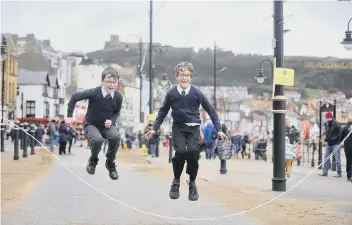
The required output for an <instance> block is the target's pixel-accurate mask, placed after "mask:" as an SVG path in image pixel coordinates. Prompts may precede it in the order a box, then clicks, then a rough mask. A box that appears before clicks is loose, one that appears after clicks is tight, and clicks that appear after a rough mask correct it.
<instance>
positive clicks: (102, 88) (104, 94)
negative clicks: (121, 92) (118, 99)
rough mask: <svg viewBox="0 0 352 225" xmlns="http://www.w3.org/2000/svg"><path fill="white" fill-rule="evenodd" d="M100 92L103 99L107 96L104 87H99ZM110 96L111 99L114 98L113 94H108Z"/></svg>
mask: <svg viewBox="0 0 352 225" xmlns="http://www.w3.org/2000/svg"><path fill="white" fill-rule="evenodd" d="M101 92H102V93H103V97H104V98H105V96H106V95H107V94H109V93H108V92H107V91H105V89H104V87H103V86H101ZM110 95H111V98H114V93H112V94H110Z"/></svg>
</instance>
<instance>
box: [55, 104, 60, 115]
mask: <svg viewBox="0 0 352 225" xmlns="http://www.w3.org/2000/svg"><path fill="white" fill-rule="evenodd" d="M59 112H60V106H59V104H55V117H57V116H59Z"/></svg>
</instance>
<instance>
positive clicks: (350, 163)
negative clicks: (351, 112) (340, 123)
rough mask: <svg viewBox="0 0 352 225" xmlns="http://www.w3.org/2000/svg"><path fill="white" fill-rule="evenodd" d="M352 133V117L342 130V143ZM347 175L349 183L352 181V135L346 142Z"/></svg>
mask: <svg viewBox="0 0 352 225" xmlns="http://www.w3.org/2000/svg"><path fill="white" fill-rule="evenodd" d="M351 131H352V116H351V117H349V118H348V122H347V125H346V126H345V127H344V128H343V129H342V133H341V141H343V140H344V139H345V138H346V137H347V136H348V135H349V133H350V132H351ZM344 146H345V155H346V173H347V181H352V178H351V177H352V134H350V136H349V137H348V138H347V139H346V140H345V142H344Z"/></svg>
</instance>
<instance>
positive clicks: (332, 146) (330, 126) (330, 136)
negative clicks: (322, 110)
mask: <svg viewBox="0 0 352 225" xmlns="http://www.w3.org/2000/svg"><path fill="white" fill-rule="evenodd" d="M326 119H327V121H328V122H327V126H326V134H325V141H326V149H325V156H324V161H325V160H326V161H325V163H324V167H323V173H322V174H320V176H324V177H326V176H328V172H329V167H330V158H329V155H330V154H331V153H332V152H334V151H335V152H334V154H333V155H334V156H335V159H336V165H337V175H336V176H334V177H341V176H342V174H341V155H340V153H341V149H340V148H338V149H337V147H338V145H339V144H340V141H341V131H342V129H341V126H340V124H339V123H338V122H337V121H336V120H335V119H334V118H333V114H332V113H331V112H327V113H326Z"/></svg>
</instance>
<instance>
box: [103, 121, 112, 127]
mask: <svg viewBox="0 0 352 225" xmlns="http://www.w3.org/2000/svg"><path fill="white" fill-rule="evenodd" d="M104 124H105V127H106V128H110V127H111V120H106V121H105V123H104Z"/></svg>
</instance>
